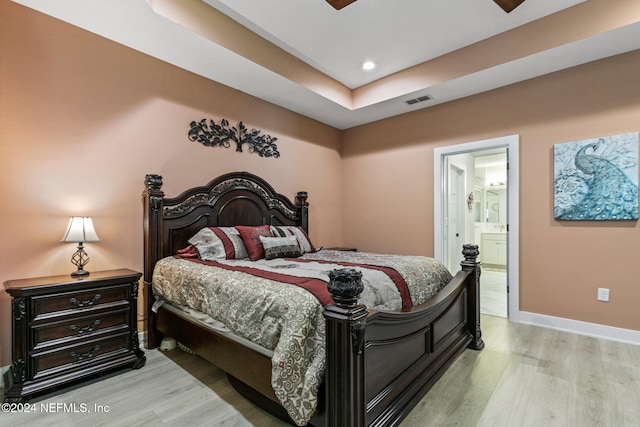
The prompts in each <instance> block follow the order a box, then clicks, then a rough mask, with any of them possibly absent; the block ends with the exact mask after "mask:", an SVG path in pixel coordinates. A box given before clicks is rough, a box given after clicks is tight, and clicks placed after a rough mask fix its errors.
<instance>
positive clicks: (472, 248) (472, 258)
mask: <svg viewBox="0 0 640 427" xmlns="http://www.w3.org/2000/svg"><path fill="white" fill-rule="evenodd" d="M462 255H463V256H464V260H465V261H467V262H476V260H477V259H478V255H480V251H479V250H478V245H468V244H467V245H464V246H463V247H462Z"/></svg>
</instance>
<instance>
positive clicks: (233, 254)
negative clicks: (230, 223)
mask: <svg viewBox="0 0 640 427" xmlns="http://www.w3.org/2000/svg"><path fill="white" fill-rule="evenodd" d="M189 244H190V245H193V246H194V247H195V248H196V250H197V251H198V257H199V258H200V259H202V260H204V261H216V260H219V259H246V258H248V257H249V254H248V253H247V249H246V248H245V246H244V243H243V242H242V237H240V233H238V230H236V228H235V227H205V228H203V229H201V230H200V231H198V232H197V233H196V234H195V235H194V236H193V237H192V238H190V239H189Z"/></svg>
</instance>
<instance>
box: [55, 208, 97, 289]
mask: <svg viewBox="0 0 640 427" xmlns="http://www.w3.org/2000/svg"><path fill="white" fill-rule="evenodd" d="M60 241H61V242H75V243H78V250H77V251H76V252H75V253H74V254H73V256H72V257H71V263H72V264H73V265H75V266H76V267H78V269H77V270H76V271H74V272H73V273H71V276H73V277H83V276H87V275H88V274H89V272H88V271H86V270H85V269H84V266H85V265H87V263H88V262H89V255H87V253H86V252H85V251H84V246H83V243H84V242H99V241H100V238H99V237H98V235H97V234H96V230H95V229H94V228H93V221H92V220H91V218H90V217H87V216H85V217H82V216H72V217H71V218H70V219H69V225H68V226H67V231H66V232H65V233H64V236H63V237H62V240H60Z"/></svg>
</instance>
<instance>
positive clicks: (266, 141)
mask: <svg viewBox="0 0 640 427" xmlns="http://www.w3.org/2000/svg"><path fill="white" fill-rule="evenodd" d="M189 140H190V141H196V142H199V143H200V144H202V145H204V146H205V147H225V148H229V147H230V146H231V141H233V142H235V143H236V151H238V152H240V153H242V145H243V144H247V145H248V147H249V152H250V153H257V154H258V155H259V156H260V157H275V158H278V157H280V152H279V151H278V146H277V145H276V144H275V141H277V140H278V138H275V137H273V136H271V135H261V134H260V131H259V130H256V129H251V130H250V131H249V130H247V128H246V127H245V126H244V125H243V124H242V122H238V126H237V127H235V126H233V127H229V122H228V121H227V120H226V119H222V120H221V121H220V124H216V122H214V121H213V119H211V120H209V123H207V119H202V120H200V121H199V122H196V121H193V122H191V129H190V130H189Z"/></svg>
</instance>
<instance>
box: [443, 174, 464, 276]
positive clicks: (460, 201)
mask: <svg viewBox="0 0 640 427" xmlns="http://www.w3.org/2000/svg"><path fill="white" fill-rule="evenodd" d="M445 167H446V168H447V171H446V172H445V174H446V175H445V180H446V184H445V188H448V189H449V190H451V187H452V184H453V180H452V179H451V178H452V176H453V174H456V175H457V179H456V184H457V186H456V190H457V193H458V194H459V195H460V197H458V198H457V199H456V200H455V201H454V203H455V210H456V224H452V223H451V221H450V217H451V215H449V216H448V217H445V218H444V224H443V231H444V234H443V236H442V237H443V239H442V244H443V251H442V261H443V262H444V263H445V265H446V266H447V268H451V267H452V266H455V265H454V264H453V263H454V262H455V261H454V260H453V259H451V258H452V255H453V251H456V257H455V259H456V260H458V261H462V251H461V250H460V249H459V248H460V247H461V246H460V245H461V243H459V242H465V241H466V226H467V224H466V221H465V218H464V214H465V209H464V206H465V201H464V195H465V194H466V180H467V170H466V168H464V167H462V166H460V165H456V164H454V163H453V162H447V164H446V165H445ZM450 193H451V192H450V191H449V193H447V194H444V195H443V196H444V197H445V199H443V201H444V200H447V206H445V205H443V209H444V210H445V211H448V210H449V209H451V207H452V205H451V200H449V198H450V196H451V194H450ZM452 225H455V229H456V230H457V231H458V233H457V234H458V238H457V239H456V240H458V241H457V242H455V244H456V245H457V246H458V247H452V246H453V245H454V243H452V241H453V239H452V238H451V237H452Z"/></svg>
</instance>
